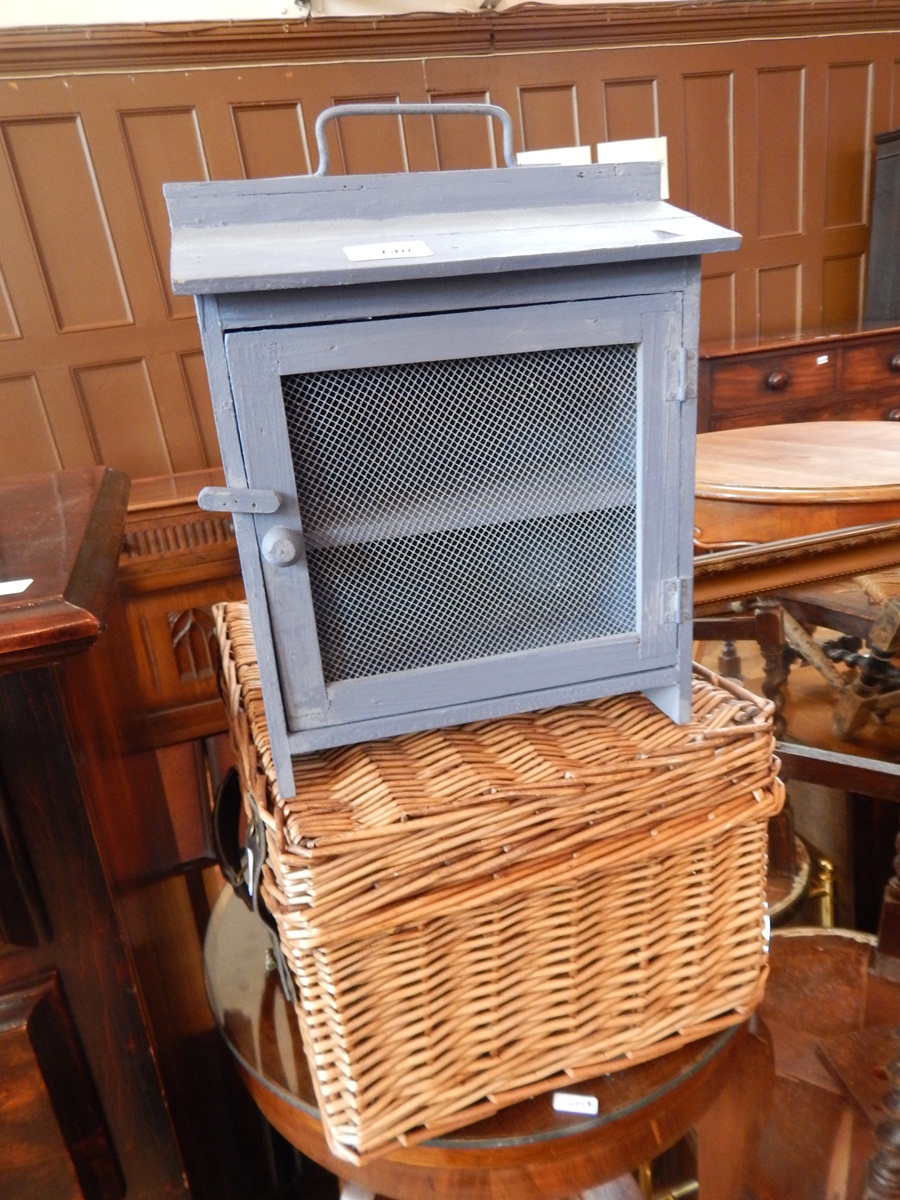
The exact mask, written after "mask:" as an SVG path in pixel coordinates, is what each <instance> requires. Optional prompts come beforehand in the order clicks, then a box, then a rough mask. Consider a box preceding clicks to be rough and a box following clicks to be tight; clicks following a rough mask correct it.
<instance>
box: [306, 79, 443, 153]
mask: <svg viewBox="0 0 900 1200" xmlns="http://www.w3.org/2000/svg"><path fill="white" fill-rule="evenodd" d="M300 82H301V86H302V89H303V96H304V103H303V118H304V121H305V124H306V136H307V139H308V143H309V146H310V153H311V155H312V157H313V159H314V168H313V169H315V166H317V165H318V151H317V150H316V143H315V135H314V125H315V121H316V117H317V116H318V114H319V113H320V112H321V111H322V109H324V108H327V107H329V106H331V105H333V104H343V103H373V104H379V103H385V104H390V103H396V102H398V101H407V102H411V103H424V102H426V101H427V100H428V94H427V91H426V88H425V79H424V73H423V70H422V63H421V61H419V60H416V59H410V60H405V59H400V60H397V61H394V62H389V63H385V62H370V63H367V64H366V66H365V71H361V70H360V64H357V63H348V62H337V63H333V64H329V66H328V67H327V68H326V67H324V66H323V65H321V64H314V65H313V64H311V65H309V66H305V67H304V69H303V72H302V76H301V80H300ZM328 147H329V160H330V161H329V174H331V175H342V174H343V175H359V174H369V173H376V174H377V173H378V172H382V171H384V172H394V171H406V170H413V171H427V170H435V169H436V167H437V157H436V154H435V148H434V138H433V134H432V130H431V122H430V121H429V120H428V118H427V117H421V116H413V117H404V118H400V117H397V118H393V117H348V118H345V119H344V120H337V121H332V122H331V124H330V126H329V129H328Z"/></svg>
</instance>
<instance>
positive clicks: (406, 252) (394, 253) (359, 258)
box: [344, 242, 434, 262]
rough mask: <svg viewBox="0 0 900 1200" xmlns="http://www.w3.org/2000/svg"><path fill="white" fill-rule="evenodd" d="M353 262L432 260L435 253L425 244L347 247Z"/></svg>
mask: <svg viewBox="0 0 900 1200" xmlns="http://www.w3.org/2000/svg"><path fill="white" fill-rule="evenodd" d="M344 253H345V254H346V255H347V257H348V258H349V259H350V261H351V262H379V261H381V260H384V259H392V258H430V257H431V255H432V254H434V251H433V250H432V249H431V247H430V246H428V245H426V244H425V242H371V243H369V244H368V245H366V246H345V247H344Z"/></svg>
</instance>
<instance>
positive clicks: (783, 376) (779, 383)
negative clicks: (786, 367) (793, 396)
mask: <svg viewBox="0 0 900 1200" xmlns="http://www.w3.org/2000/svg"><path fill="white" fill-rule="evenodd" d="M790 382H791V377H790V375H789V374H788V373H787V371H772V373H771V374H770V375H767V376H766V387H767V388H768V389H769V391H770V392H783V391H784V389H785V388H786V387H787V385H788V384H789V383H790Z"/></svg>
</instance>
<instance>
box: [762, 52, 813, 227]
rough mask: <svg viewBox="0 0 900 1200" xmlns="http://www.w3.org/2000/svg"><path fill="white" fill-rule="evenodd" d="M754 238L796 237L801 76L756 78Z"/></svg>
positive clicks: (779, 71)
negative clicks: (755, 208) (756, 182)
mask: <svg viewBox="0 0 900 1200" xmlns="http://www.w3.org/2000/svg"><path fill="white" fill-rule="evenodd" d="M756 86H757V96H758V108H757V122H756V130H757V136H756V159H757V163H758V169H757V174H758V179H759V184H758V194H759V200H758V206H757V210H758V217H757V225H756V234H757V236H758V237H762V238H771V237H779V236H783V235H784V234H796V233H799V232H800V231H801V228H802V222H803V214H802V197H803V150H804V138H803V71H802V69H800V68H797V67H785V68H776V69H773V70H767V69H762V70H760V71H758V72H757V84H756Z"/></svg>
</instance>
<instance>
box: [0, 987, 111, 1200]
mask: <svg viewBox="0 0 900 1200" xmlns="http://www.w3.org/2000/svg"><path fill="white" fill-rule="evenodd" d="M0 1075H2V1078H3V1084H4V1087H3V1091H4V1096H5V1097H7V1098H8V1099H6V1101H5V1102H4V1103H2V1104H0V1191H2V1193H3V1194H4V1195H8V1196H10V1197H15V1200H46V1198H47V1197H49V1196H52V1197H54V1200H57V1198H58V1200H65V1198H66V1197H70V1196H71V1197H73V1198H75V1197H77V1198H78V1200H120V1197H122V1196H124V1195H125V1179H124V1177H123V1175H122V1169H121V1166H120V1164H119V1160H118V1157H117V1155H116V1152H115V1147H114V1146H113V1143H112V1138H111V1136H110V1132H109V1127H108V1126H107V1123H106V1118H105V1116H104V1114H103V1111H102V1109H101V1106H100V1100H99V1097H98V1095H97V1089H96V1087H95V1085H94V1081H93V1079H92V1078H91V1073H90V1068H89V1066H88V1063H87V1060H86V1059H85V1057H84V1053H83V1052H82V1050H81V1046H80V1043H79V1040H78V1037H77V1034H76V1032H75V1028H74V1025H73V1023H72V1019H71V1016H70V1014H69V1012H68V1009H67V1007H66V1005H65V1001H64V1000H63V997H62V995H61V993H60V991H59V987H58V985H57V982H56V980H55V978H51V979H48V980H46V981H42V982H39V983H34V984H32V985H31V986H27V987H23V988H17V989H15V990H7V991H5V992H4V991H3V990H0Z"/></svg>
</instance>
